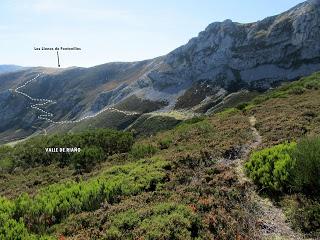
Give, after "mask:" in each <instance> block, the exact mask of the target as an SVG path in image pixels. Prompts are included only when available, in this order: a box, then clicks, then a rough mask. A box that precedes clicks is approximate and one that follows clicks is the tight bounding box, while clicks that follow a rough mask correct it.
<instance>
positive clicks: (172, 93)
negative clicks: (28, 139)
mask: <svg viewBox="0 0 320 240" xmlns="http://www.w3.org/2000/svg"><path fill="white" fill-rule="evenodd" d="M317 70H320V0H309V1H306V2H304V3H301V4H299V5H297V6H296V7H294V8H292V9H290V10H288V11H287V12H284V13H283V14H280V15H277V16H273V17H268V18H266V19H264V20H262V21H259V22H256V23H249V24H241V23H235V22H232V21H231V20H226V21H224V22H216V23H212V24H210V25H209V26H208V27H207V28H206V29H205V31H203V32H201V33H200V34H199V36H198V37H196V38H193V39H191V40H190V41H189V42H188V43H187V44H186V45H184V46H182V47H180V48H178V49H176V50H174V51H172V52H171V53H169V54H168V55H166V56H163V57H159V58H155V59H152V60H146V61H141V62H134V63H108V64H104V65H100V66H96V67H92V68H71V69H62V70H61V69H59V70H57V69H49V70H48V69H44V68H34V69H28V70H25V71H21V72H15V73H11V74H10V73H9V74H3V75H0V82H1V86H0V90H1V91H2V92H1V93H0V96H1V97H0V99H1V100H0V104H1V106H7V108H2V109H1V112H0V115H1V116H3V117H2V121H0V123H1V124H0V129H2V131H3V130H4V129H7V130H11V132H12V131H13V130H19V129H21V126H20V125H19V126H18V125H17V124H15V123H14V121H12V117H11V116H14V117H15V119H16V120H17V121H21V122H22V123H23V124H22V125H23V127H24V131H29V130H30V128H31V126H36V127H35V129H37V128H38V129H39V128H44V127H46V126H48V123H45V121H43V119H42V120H41V119H38V118H37V116H39V115H40V114H41V111H40V112H39V110H38V111H36V110H35V109H32V108H30V104H33V103H29V105H28V106H29V108H27V109H26V108H24V107H22V108H16V107H15V104H17V103H16V101H18V102H19V104H18V105H23V104H26V103H23V101H26V100H27V101H28V99H23V98H22V96H17V94H14V93H11V92H9V93H8V91H7V89H9V88H14V87H18V86H20V85H21V84H23V83H24V82H26V81H28V80H30V79H32V78H33V77H35V76H37V74H39V73H42V72H44V73H43V74H42V75H41V76H40V77H39V78H38V79H37V81H34V82H32V84H29V85H28V86H26V87H25V88H24V92H25V93H28V95H30V96H33V97H36V98H41V99H50V100H52V101H54V102H56V104H50V105H49V104H48V105H46V106H43V108H42V109H43V110H45V111H47V112H49V113H52V116H51V117H50V119H51V120H52V121H64V120H77V119H81V118H83V117H86V116H91V115H94V114H96V113H99V111H101V110H103V109H105V108H106V107H117V106H118V105H119V106H121V108H122V110H130V111H136V112H140V113H141V114H142V113H144V112H152V111H157V110H162V111H170V110H173V109H176V110H185V109H188V110H191V111H196V112H199V113H206V112H214V111H216V110H217V109H221V108H223V107H224V105H225V103H226V104H227V105H228V104H229V103H228V102H230V101H229V100H230V99H231V100H232V101H231V102H232V104H238V103H239V101H238V99H239V98H242V99H244V101H246V100H250V99H251V98H252V97H254V96H255V94H252V91H253V90H255V91H265V90H267V89H269V88H270V87H273V86H277V85H279V84H280V83H281V82H283V81H292V80H295V79H298V78H299V77H302V76H306V75H309V74H311V73H313V72H315V71H317ZM243 89H246V90H249V91H243ZM239 91H240V92H239ZM230 94H232V95H231V98H230ZM238 96H239V98H238ZM17 98H19V99H17ZM29 100H30V99H29ZM229 105H230V104H229ZM8 109H10V110H8ZM8 111H13V113H11V112H9V113H8ZM27 113H28V114H30V115H32V118H30V117H29V116H27V115H26V114H27ZM110 114H111V113H110ZM5 135H6V134H5Z"/></svg>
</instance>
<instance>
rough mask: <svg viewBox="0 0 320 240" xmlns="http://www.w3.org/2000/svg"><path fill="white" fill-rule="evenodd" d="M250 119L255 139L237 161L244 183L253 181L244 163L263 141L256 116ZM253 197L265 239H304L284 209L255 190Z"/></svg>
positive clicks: (241, 179)
mask: <svg viewBox="0 0 320 240" xmlns="http://www.w3.org/2000/svg"><path fill="white" fill-rule="evenodd" d="M249 121H250V125H251V130H252V133H253V136H254V140H253V142H252V143H251V144H250V145H248V146H247V147H246V148H245V149H244V150H243V154H242V158H241V159H239V160H238V161H237V162H236V169H237V173H238V177H239V181H240V182H242V183H245V182H251V180H250V179H248V178H247V177H246V175H245V173H244V170H243V164H244V162H245V161H246V159H248V157H249V154H250V152H251V151H252V150H254V149H256V148H257V147H258V146H259V145H260V144H261V143H262V137H261V135H260V133H259V131H258V130H257V129H256V127H255V125H256V118H255V117H254V116H251V117H249ZM251 197H252V200H253V201H254V202H255V204H256V206H257V208H258V211H259V213H258V216H259V217H258V223H259V226H260V232H261V235H262V237H263V239H288V240H289V239H290V240H291V239H292V240H300V239H304V238H303V236H302V235H301V234H300V233H297V232H295V231H294V230H292V229H291V228H290V226H289V224H288V223H287V222H286V217H285V215H284V213H283V212H282V210H281V209H280V208H278V207H276V206H275V205H274V204H273V203H272V202H271V201H270V199H269V198H262V197H261V196H259V195H258V194H257V192H255V191H252V192H251Z"/></svg>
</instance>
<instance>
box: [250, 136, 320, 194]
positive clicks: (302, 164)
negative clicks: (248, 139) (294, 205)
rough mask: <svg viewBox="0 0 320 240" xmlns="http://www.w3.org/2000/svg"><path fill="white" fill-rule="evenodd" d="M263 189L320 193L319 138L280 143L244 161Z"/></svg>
mask: <svg viewBox="0 0 320 240" xmlns="http://www.w3.org/2000/svg"><path fill="white" fill-rule="evenodd" d="M245 168H246V170H247V173H248V175H249V176H250V177H251V178H252V179H253V181H254V182H255V183H256V184H257V185H259V186H260V187H261V188H265V189H267V190H270V191H278V192H291V191H295V192H304V193H306V194H308V195H314V194H319V189H320V180H319V177H318V174H319V172H320V137H309V138H304V139H302V140H301V141H299V142H298V143H297V144H296V143H285V144H279V145H276V146H274V147H271V148H267V149H264V150H262V151H259V152H255V153H253V154H252V156H251V158H250V161H248V162H247V163H246V164H245Z"/></svg>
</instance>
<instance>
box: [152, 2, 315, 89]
mask: <svg viewBox="0 0 320 240" xmlns="http://www.w3.org/2000/svg"><path fill="white" fill-rule="evenodd" d="M319 4H320V0H313V1H307V2H305V3H302V4H300V5H298V6H296V7H295V8H293V9H290V10H289V11H287V12H285V13H283V14H280V15H278V16H274V17H269V18H266V19H264V20H262V21H259V22H256V23H251V24H239V23H234V22H232V21H231V20H226V21H224V22H222V23H212V24H210V25H209V26H208V27H207V28H206V30H205V31H203V32H201V33H200V34H199V36H198V37H197V38H194V39H191V40H190V41H189V43H188V44H186V45H184V46H182V47H180V48H178V49H176V50H175V51H173V52H171V53H170V54H168V56H167V57H166V59H165V60H164V63H165V64H167V65H169V66H170V68H169V70H167V71H154V72H152V74H149V77H151V78H152V79H156V80H157V85H170V84H174V85H178V84H180V83H181V81H182V82H183V83H182V84H181V85H182V86H186V85H185V83H188V82H189V84H190V83H194V82H198V81H203V80H206V81H210V82H215V83H216V84H217V85H218V86H221V87H223V88H230V87H232V86H230V85H232V84H234V82H238V83H239V82H241V83H242V85H244V86H247V87H248V88H255V89H256V88H258V89H267V88H269V87H270V86H271V85H272V84H273V83H275V82H278V81H284V80H293V79H296V78H298V77H301V76H304V75H308V74H311V73H312V72H314V71H318V70H320V6H319Z"/></svg>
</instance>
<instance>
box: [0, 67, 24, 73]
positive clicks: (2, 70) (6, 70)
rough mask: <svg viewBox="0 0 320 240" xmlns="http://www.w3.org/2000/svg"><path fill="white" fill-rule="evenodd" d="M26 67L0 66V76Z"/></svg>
mask: <svg viewBox="0 0 320 240" xmlns="http://www.w3.org/2000/svg"><path fill="white" fill-rule="evenodd" d="M23 68H24V67H21V66H17V65H0V74H2V73H9V72H15V71H19V70H22V69H23Z"/></svg>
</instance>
